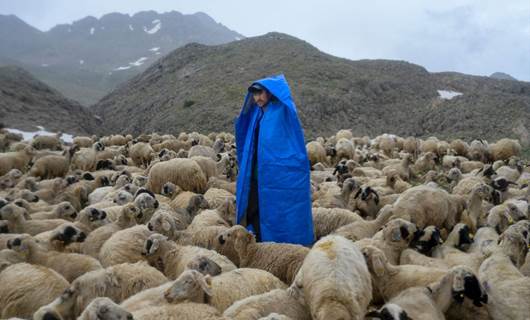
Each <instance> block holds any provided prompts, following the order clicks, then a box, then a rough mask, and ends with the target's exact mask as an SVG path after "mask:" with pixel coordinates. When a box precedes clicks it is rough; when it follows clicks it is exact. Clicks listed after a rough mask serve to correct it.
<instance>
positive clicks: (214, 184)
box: [208, 177, 236, 194]
mask: <svg viewBox="0 0 530 320" xmlns="http://www.w3.org/2000/svg"><path fill="white" fill-rule="evenodd" d="M210 188H219V189H224V190H226V191H228V192H230V193H231V194H236V184H235V182H234V181H226V180H224V179H220V178H216V177H210V179H209V180H208V189H210Z"/></svg>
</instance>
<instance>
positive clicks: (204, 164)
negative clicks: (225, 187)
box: [189, 156, 218, 181]
mask: <svg viewBox="0 0 530 320" xmlns="http://www.w3.org/2000/svg"><path fill="white" fill-rule="evenodd" d="M189 158H190V159H192V160H194V161H195V162H197V164H198V165H199V166H200V167H201V170H202V172H203V173H204V175H205V177H206V181H208V179H210V177H217V175H218V170H217V163H216V162H215V161H214V160H212V159H211V158H210V157H204V156H193V157H189Z"/></svg>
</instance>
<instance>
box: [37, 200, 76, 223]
mask: <svg viewBox="0 0 530 320" xmlns="http://www.w3.org/2000/svg"><path fill="white" fill-rule="evenodd" d="M30 216H31V219H34V220H43V219H64V220H68V221H74V220H75V219H76V218H77V210H76V209H75V208H74V207H73V206H72V205H71V204H70V202H66V201H64V202H61V203H58V204H57V206H56V207H55V209H53V210H52V211H50V212H35V213H32V214H30Z"/></svg>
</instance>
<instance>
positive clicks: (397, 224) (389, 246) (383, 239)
mask: <svg viewBox="0 0 530 320" xmlns="http://www.w3.org/2000/svg"><path fill="white" fill-rule="evenodd" d="M416 231H417V229H416V226H415V225H414V224H412V223H410V222H408V221H406V220H403V219H392V220H390V221H389V222H388V223H387V224H385V225H384V227H383V229H382V230H381V231H379V232H377V233H376V234H375V235H374V236H373V237H372V238H365V239H361V240H358V241H356V242H355V245H357V246H358V247H359V248H364V247H366V246H374V247H377V248H379V249H381V250H382V251H383V252H384V254H385V256H386V257H387V259H388V261H390V263H392V264H394V265H397V264H398V262H399V257H400V256H401V252H402V251H403V250H405V249H406V248H407V247H408V246H409V244H410V242H411V241H412V239H413V238H414V234H415V233H416Z"/></svg>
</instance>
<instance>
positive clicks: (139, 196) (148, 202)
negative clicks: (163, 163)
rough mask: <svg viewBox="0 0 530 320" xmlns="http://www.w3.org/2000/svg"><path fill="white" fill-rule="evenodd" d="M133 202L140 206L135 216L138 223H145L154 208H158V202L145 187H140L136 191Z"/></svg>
mask: <svg viewBox="0 0 530 320" xmlns="http://www.w3.org/2000/svg"><path fill="white" fill-rule="evenodd" d="M134 204H136V206H137V207H138V208H140V213H139V214H138V216H137V220H138V221H139V223H145V222H147V221H149V219H150V218H151V216H152V215H153V213H154V212H155V210H156V209H158V206H159V203H158V200H156V199H155V196H154V194H153V193H151V192H150V191H147V190H146V189H140V190H138V192H137V193H136V198H135V199H134Z"/></svg>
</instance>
